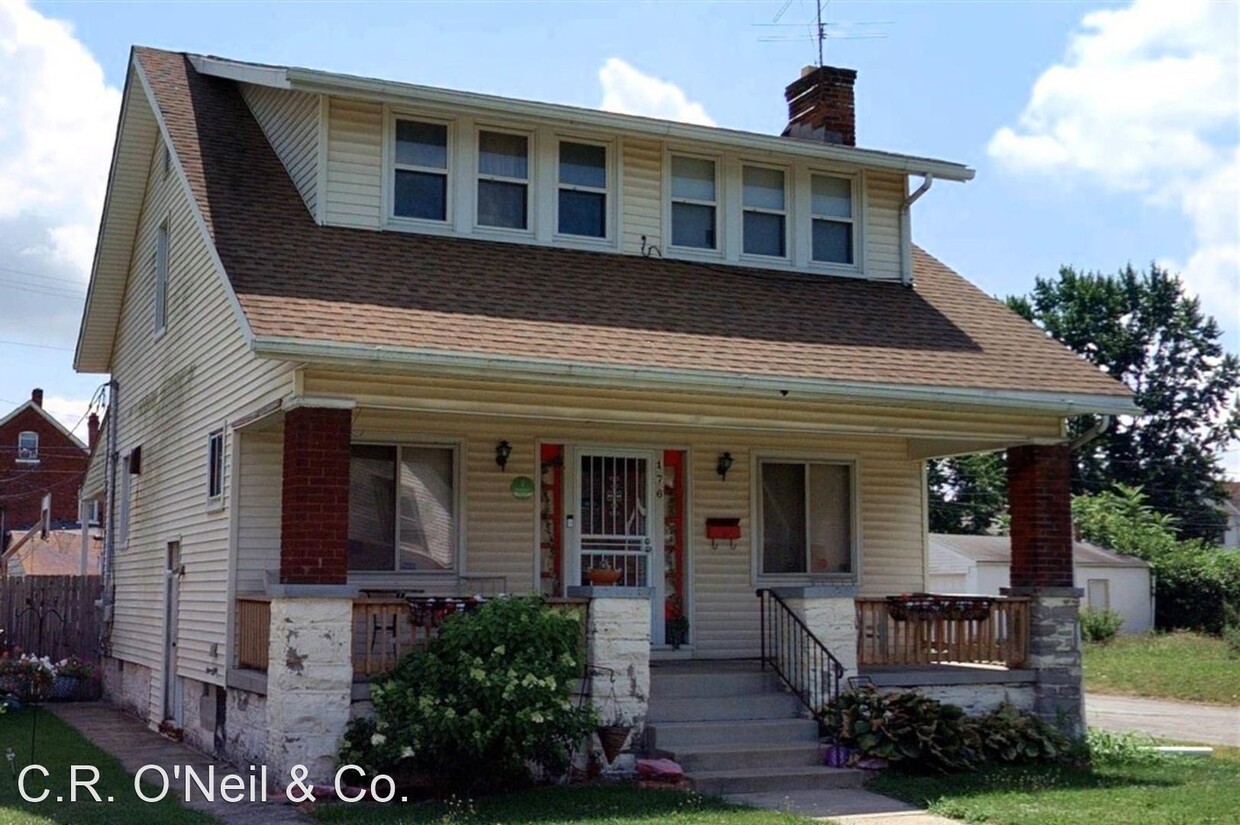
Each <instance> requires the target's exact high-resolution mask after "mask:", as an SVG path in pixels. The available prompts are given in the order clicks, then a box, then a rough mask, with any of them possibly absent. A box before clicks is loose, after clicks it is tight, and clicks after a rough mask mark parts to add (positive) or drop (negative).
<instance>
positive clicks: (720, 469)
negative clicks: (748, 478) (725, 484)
mask: <svg viewBox="0 0 1240 825" xmlns="http://www.w3.org/2000/svg"><path fill="white" fill-rule="evenodd" d="M731 469H732V454H731V453H724V454H723V455H721V456H719V463H718V464H716V465H715V472H716V473H718V474H719V477H720V478H721V479H723V480H724V481H727V480H728V470H731Z"/></svg>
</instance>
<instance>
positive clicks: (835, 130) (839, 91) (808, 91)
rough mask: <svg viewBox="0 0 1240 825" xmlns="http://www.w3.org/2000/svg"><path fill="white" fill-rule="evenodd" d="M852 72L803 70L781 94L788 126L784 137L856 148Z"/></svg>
mask: <svg viewBox="0 0 1240 825" xmlns="http://www.w3.org/2000/svg"><path fill="white" fill-rule="evenodd" d="M856 80H857V72H856V70H855V69H838V68H836V67H834V66H806V67H805V68H804V69H802V70H801V76H800V78H798V79H797V80H795V81H793V82H792V83H790V84H789V85H788V88H787V89H785V90H784V98H785V99H786V100H787V101H788V126H787V127H786V128H785V129H784V137H795V138H804V139H806V140H820V141H822V142H823V143H839V144H843V145H844V146H856V145H857V116H856V112H855V111H854V107H853V83H854V82H855V81H856Z"/></svg>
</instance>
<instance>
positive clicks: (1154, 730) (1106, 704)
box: [1085, 693, 1240, 748]
mask: <svg viewBox="0 0 1240 825" xmlns="http://www.w3.org/2000/svg"><path fill="white" fill-rule="evenodd" d="M1085 721H1086V722H1087V723H1088V724H1089V726H1090V727H1093V728H1103V729H1104V730H1112V731H1135V732H1137V733H1146V734H1149V735H1150V736H1155V737H1157V738H1159V739H1174V740H1176V741H1179V742H1197V743H1200V744H1203V745H1226V746H1227V747H1232V748H1240V707H1219V706H1217V705H1194V704H1190V703H1188V702H1169V701H1167V700H1164V699H1141V698H1138V697H1135V696H1104V695H1102V694H1099V693H1087V694H1086V695H1085Z"/></svg>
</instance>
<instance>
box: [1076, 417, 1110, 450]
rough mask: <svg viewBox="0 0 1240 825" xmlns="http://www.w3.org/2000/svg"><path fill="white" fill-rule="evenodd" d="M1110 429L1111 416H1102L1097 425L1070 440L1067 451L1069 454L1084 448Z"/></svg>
mask: <svg viewBox="0 0 1240 825" xmlns="http://www.w3.org/2000/svg"><path fill="white" fill-rule="evenodd" d="M1110 428H1111V416H1109V415H1104V416H1102V417H1101V418H1099V419H1098V423H1097V424H1095V425H1094V426H1092V427H1090V428H1089V429H1088V430H1086V431H1085V432H1083V433H1081V434H1080V435H1078V436H1077V437H1076V438H1074V439H1072V443H1071V444H1069V445H1068V450H1069V451H1071V452H1075V451H1077V450H1079V449H1080V448H1081V447H1084V446H1085V445H1086V444H1088V443H1089V442H1091V441H1093V440H1094V439H1095V438H1097V437H1098V436H1100V435H1102V434H1103V433H1105V432H1106V431H1107V430H1109V429H1110Z"/></svg>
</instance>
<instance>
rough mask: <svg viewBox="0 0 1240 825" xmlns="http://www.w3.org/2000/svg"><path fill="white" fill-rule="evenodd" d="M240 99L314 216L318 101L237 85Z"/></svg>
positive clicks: (313, 97)
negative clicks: (260, 128)
mask: <svg viewBox="0 0 1240 825" xmlns="http://www.w3.org/2000/svg"><path fill="white" fill-rule="evenodd" d="M240 87H241V95H242V97H244V98H245V102H246V104H247V105H249V107H250V111H251V112H252V113H253V114H254V119H255V120H257V121H258V125H259V126H261V127H262V130H263V134H264V135H266V136H267V142H268V143H270V144H271V148H272V149H274V150H275V152H276V155H277V156H278V157H279V158H280V162H281V163H283V164H284V168H285V169H287V170H288V174H289V177H290V178H292V179H293V183H294V184H295V185H296V186H297V191H298V192H300V193H301V197H302V199H303V200H304V201H305V202H306V208H307V209H309V210H310V214H311V215H314V214H315V208H316V205H317V201H318V182H319V97H318V95H311V94H306V93H305V92H293V91H288V90H286V89H272V88H271V87H269V86H254V85H251V84H249V83H242V84H240Z"/></svg>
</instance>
